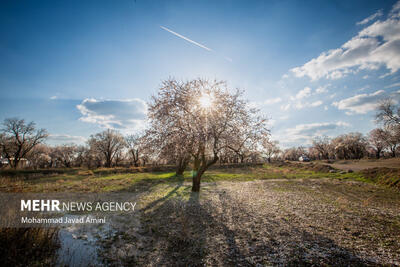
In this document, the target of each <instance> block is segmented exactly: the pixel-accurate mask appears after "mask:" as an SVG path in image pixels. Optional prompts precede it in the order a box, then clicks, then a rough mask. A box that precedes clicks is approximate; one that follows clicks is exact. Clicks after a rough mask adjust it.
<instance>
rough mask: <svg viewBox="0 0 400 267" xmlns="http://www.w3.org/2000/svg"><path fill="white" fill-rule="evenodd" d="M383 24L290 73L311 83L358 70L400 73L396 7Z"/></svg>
mask: <svg viewBox="0 0 400 267" xmlns="http://www.w3.org/2000/svg"><path fill="white" fill-rule="evenodd" d="M399 3H400V2H398V3H397V4H396V5H395V6H394V7H393V9H392V11H391V15H390V16H389V17H388V18H387V19H386V20H383V21H379V20H378V21H376V22H375V23H373V24H372V25H370V26H368V27H366V28H364V29H363V30H361V31H360V32H359V33H358V34H357V35H356V36H354V37H353V38H352V39H350V40H349V41H347V42H346V43H345V44H343V45H342V46H341V47H340V48H336V49H332V50H329V51H326V52H323V53H322V54H320V55H319V56H318V57H317V58H313V59H312V60H310V61H309V62H307V63H305V64H304V65H303V66H300V67H296V68H293V69H291V71H292V72H293V73H294V74H295V76H296V77H304V76H308V77H309V78H311V79H312V80H317V79H320V78H322V77H325V78H327V79H339V78H342V77H344V76H346V75H347V74H349V73H356V72H358V71H359V70H377V69H378V68H380V67H381V66H384V67H386V69H388V70H389V71H390V72H389V74H393V73H395V72H396V71H398V70H399V69H400V15H399V14H400V13H399V9H398V8H397V6H400V5H399Z"/></svg>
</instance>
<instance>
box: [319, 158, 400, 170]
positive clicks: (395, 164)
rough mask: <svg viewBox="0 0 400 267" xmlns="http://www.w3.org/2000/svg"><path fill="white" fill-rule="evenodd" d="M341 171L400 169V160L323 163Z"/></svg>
mask: <svg viewBox="0 0 400 267" xmlns="http://www.w3.org/2000/svg"><path fill="white" fill-rule="evenodd" d="M321 163H323V164H325V165H329V166H331V167H333V168H336V169H339V170H345V171H348V170H353V171H361V170H365V169H370V168H380V167H386V168H400V158H390V159H379V160H377V159H361V160H339V161H335V162H334V163H326V162H321Z"/></svg>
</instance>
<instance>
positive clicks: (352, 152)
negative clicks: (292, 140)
mask: <svg viewBox="0 0 400 267" xmlns="http://www.w3.org/2000/svg"><path fill="white" fill-rule="evenodd" d="M376 123H377V124H378V125H379V126H381V127H378V128H375V129H373V130H371V131H370V132H369V133H368V135H367V136H363V135H362V134H361V133H348V134H343V135H340V136H338V137H335V138H329V137H327V136H324V137H316V138H314V139H313V140H312V145H311V147H309V148H308V149H306V148H304V147H294V148H289V149H286V150H285V151H283V152H282V154H281V158H282V159H285V160H297V159H298V158H299V157H300V156H302V155H306V156H308V157H309V158H310V159H319V160H324V159H361V158H363V157H370V158H377V159H379V158H381V157H382V156H384V157H396V156H400V107H396V106H395V105H394V102H393V101H392V100H390V99H385V100H383V101H381V102H380V103H379V106H378V111H377V113H376Z"/></svg>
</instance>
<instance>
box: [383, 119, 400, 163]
mask: <svg viewBox="0 0 400 267" xmlns="http://www.w3.org/2000/svg"><path fill="white" fill-rule="evenodd" d="M385 133H386V145H387V147H388V148H389V150H390V152H391V155H392V157H396V149H397V147H398V146H399V145H400V125H394V124H392V125H389V126H386V127H385Z"/></svg>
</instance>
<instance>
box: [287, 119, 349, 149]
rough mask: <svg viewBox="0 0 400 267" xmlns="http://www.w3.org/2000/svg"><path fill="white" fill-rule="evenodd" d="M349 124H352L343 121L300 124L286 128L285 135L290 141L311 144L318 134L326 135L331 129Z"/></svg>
mask: <svg viewBox="0 0 400 267" xmlns="http://www.w3.org/2000/svg"><path fill="white" fill-rule="evenodd" d="M349 126H350V124H348V123H347V122H343V121H338V122H322V123H309V124H299V125H296V126H295V127H294V128H289V129H286V131H285V136H286V140H287V141H288V142H297V143H302V144H309V143H310V142H311V140H312V139H313V138H314V137H316V136H322V135H326V134H327V133H328V132H330V131H333V130H336V129H338V128H343V127H349Z"/></svg>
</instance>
